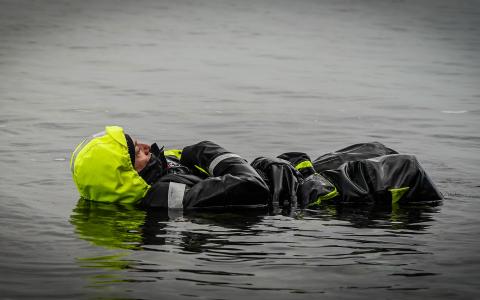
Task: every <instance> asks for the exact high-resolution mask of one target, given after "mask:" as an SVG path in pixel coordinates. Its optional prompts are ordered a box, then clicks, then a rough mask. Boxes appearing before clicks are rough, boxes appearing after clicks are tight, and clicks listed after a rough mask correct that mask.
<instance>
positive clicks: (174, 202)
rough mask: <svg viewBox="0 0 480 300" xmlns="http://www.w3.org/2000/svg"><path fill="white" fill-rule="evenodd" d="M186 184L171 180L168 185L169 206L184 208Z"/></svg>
mask: <svg viewBox="0 0 480 300" xmlns="http://www.w3.org/2000/svg"><path fill="white" fill-rule="evenodd" d="M184 194H185V184H183V183H177V182H170V184H169V185H168V208H183V195H184Z"/></svg>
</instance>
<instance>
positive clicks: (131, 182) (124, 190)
mask: <svg viewBox="0 0 480 300" xmlns="http://www.w3.org/2000/svg"><path fill="white" fill-rule="evenodd" d="M150 156H151V154H150V146H148V145H146V144H143V143H140V142H138V141H137V140H134V139H132V138H131V137H130V136H129V135H127V134H125V133H124V131H123V129H122V128H121V127H118V126H107V127H105V131H104V132H101V133H97V134H95V135H93V136H91V137H90V138H87V139H85V140H84V141H83V142H82V143H80V144H79V145H78V146H77V148H76V149H75V151H74V152H73V154H72V157H71V159H70V169H71V171H72V176H73V180H74V182H75V184H76V186H77V189H78V191H79V192H80V195H81V197H82V198H86V199H89V200H96V201H101V202H123V203H134V202H136V201H138V200H139V199H141V198H143V197H144V196H145V195H146V193H147V192H148V190H149V189H150V186H149V185H148V184H147V182H145V180H143V178H142V177H141V176H140V175H139V172H140V171H141V170H142V169H143V168H144V167H145V166H146V165H147V163H148V161H149V159H150Z"/></svg>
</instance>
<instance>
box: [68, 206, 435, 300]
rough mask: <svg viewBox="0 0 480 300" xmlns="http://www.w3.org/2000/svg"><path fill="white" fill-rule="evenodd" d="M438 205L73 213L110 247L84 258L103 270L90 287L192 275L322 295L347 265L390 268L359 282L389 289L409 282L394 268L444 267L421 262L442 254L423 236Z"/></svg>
mask: <svg viewBox="0 0 480 300" xmlns="http://www.w3.org/2000/svg"><path fill="white" fill-rule="evenodd" d="M437 204H438V203H429V204H424V205H418V206H405V207H394V208H393V209H391V208H388V209H387V208H385V207H374V206H371V207H366V206H360V207H340V206H331V205H330V206H329V205H326V206H323V207H322V208H321V209H319V210H306V211H295V212H294V213H292V214H291V215H289V216H282V215H269V214H268V213H267V212H266V211H262V210H260V211H241V212H232V211H228V212H221V211H216V212H206V211H204V212H182V211H178V210H168V211H167V210H148V211H144V210H140V209H136V208H135V207H129V206H121V205H112V204H102V203H95V202H90V201H85V200H79V201H78V203H77V206H76V207H75V208H74V210H73V212H72V214H71V217H70V222H71V223H72V224H73V225H74V228H75V232H76V234H77V235H78V236H79V237H80V238H81V239H83V240H86V241H88V242H90V243H92V244H93V245H95V246H101V248H105V249H108V250H109V252H110V254H109V255H105V254H102V255H99V256H89V257H78V258H77V259H76V261H77V264H78V265H79V266H80V267H82V268H88V269H90V270H92V271H93V270H95V272H93V274H90V275H88V276H87V277H86V280H87V282H88V286H87V287H88V288H94V289H96V290H97V289H99V288H100V289H107V290H108V289H110V288H112V286H118V287H123V288H128V287H129V286H130V285H132V284H140V283H141V284H145V283H149V282H157V281H162V282H165V283H166V285H165V284H163V285H161V286H162V289H161V290H162V293H164V292H166V293H167V294H169V292H172V293H174V294H175V293H177V292H178V291H177V290H178V289H179V288H180V289H181V288H183V285H184V282H189V283H190V284H193V285H194V286H195V289H196V290H197V291H200V290H202V289H207V290H208V289H210V288H215V289H220V290H221V291H224V292H226V293H227V294H229V293H231V291H232V289H233V290H234V291H236V292H237V293H238V292H240V291H242V290H245V289H246V290H251V289H255V290H263V291H264V292H273V291H276V292H278V291H283V292H287V293H307V294H311V293H313V294H317V293H318V294H322V293H325V292H326V291H329V292H332V293H334V291H333V290H335V289H336V288H334V287H335V286H336V287H337V288H338V286H342V285H344V284H345V282H343V281H342V280H340V281H338V280H339V278H338V274H342V273H344V272H360V273H359V274H363V275H362V276H367V277H368V272H369V270H372V268H373V269H376V270H377V273H378V272H381V273H384V276H386V277H383V278H382V279H381V280H380V282H376V281H375V280H374V281H372V280H371V279H368V280H366V281H365V280H360V282H358V283H356V284H357V285H354V286H358V287H362V288H365V287H369V288H377V289H378V288H379V289H385V290H389V289H396V288H399V287H400V288H401V286H402V285H401V284H400V283H398V282H397V283H396V284H392V283H391V282H390V279H388V277H389V276H396V277H398V276H401V277H407V278H408V277H418V276H437V275H439V274H438V273H437V272H435V271H432V270H429V267H428V266H422V265H421V264H420V262H421V259H422V257H423V258H424V257H426V256H431V255H432V254H431V253H429V252H425V251H424V247H423V245H422V243H418V241H416V238H415V236H417V235H419V234H428V230H427V229H428V228H429V227H430V226H431V225H432V224H434V220H433V216H434V214H435V213H437V212H438V205H437ZM132 250H133V251H132ZM112 251H113V252H112ZM402 257H410V261H409V262H405V261H404V260H403V259H402ZM414 258H415V259H414ZM417 260H418V261H417ZM366 266H369V267H366ZM287 269H288V270H289V272H292V274H297V273H298V272H300V273H301V274H302V275H299V274H297V278H292V279H291V280H290V279H288V276H287V275H286V274H284V272H283V271H282V272H278V270H287ZM285 276H287V278H285ZM298 276H300V277H298ZM320 276H324V277H325V278H323V279H322V281H321V283H318V282H316V281H315V280H313V281H310V280H308V281H305V280H302V279H301V278H304V279H305V278H317V277H320ZM285 280H288V284H287V285H286V283H285ZM182 282H183V283H182ZM313 283H315V285H314V286H312V284H313ZM407 286H408V288H409V289H413V290H417V289H421V287H419V286H415V285H413V287H412V285H411V284H408V285H407ZM134 289H135V291H136V294H138V288H134ZM223 289H226V290H223ZM220 294H221V293H220ZM175 295H177V294H175ZM220 298H221V297H220Z"/></svg>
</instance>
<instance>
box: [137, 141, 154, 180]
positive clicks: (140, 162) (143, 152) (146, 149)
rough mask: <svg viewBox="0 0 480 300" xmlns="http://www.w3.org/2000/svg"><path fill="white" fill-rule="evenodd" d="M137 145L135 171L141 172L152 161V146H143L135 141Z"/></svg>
mask: <svg viewBox="0 0 480 300" xmlns="http://www.w3.org/2000/svg"><path fill="white" fill-rule="evenodd" d="M134 144H135V170H137V172H140V171H141V170H143V168H145V166H146V165H147V164H148V161H149V160H150V157H151V156H152V154H151V153H150V146H149V145H147V144H143V143H141V142H139V141H138V140H134Z"/></svg>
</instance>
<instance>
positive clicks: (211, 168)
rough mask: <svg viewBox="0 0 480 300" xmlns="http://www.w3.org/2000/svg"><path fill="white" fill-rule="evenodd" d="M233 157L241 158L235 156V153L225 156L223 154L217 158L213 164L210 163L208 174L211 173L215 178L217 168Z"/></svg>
mask: <svg viewBox="0 0 480 300" xmlns="http://www.w3.org/2000/svg"><path fill="white" fill-rule="evenodd" d="M231 157H238V158H241V157H240V155H238V154H235V153H225V154H222V155H219V156H217V157H215V159H214V160H212V162H211V163H210V166H209V167H208V172H209V173H210V175H212V176H213V170H215V167H216V166H217V165H218V164H219V163H220V162H221V161H222V160H224V159H227V158H231Z"/></svg>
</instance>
